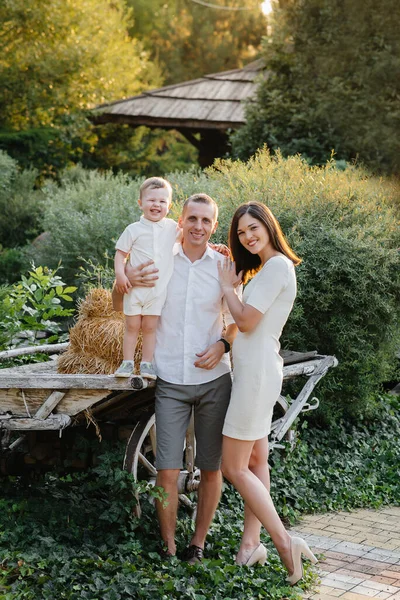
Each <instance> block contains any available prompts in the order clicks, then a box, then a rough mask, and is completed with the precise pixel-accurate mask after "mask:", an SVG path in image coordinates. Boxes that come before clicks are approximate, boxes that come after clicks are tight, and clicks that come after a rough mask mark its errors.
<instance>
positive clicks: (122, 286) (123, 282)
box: [115, 274, 132, 294]
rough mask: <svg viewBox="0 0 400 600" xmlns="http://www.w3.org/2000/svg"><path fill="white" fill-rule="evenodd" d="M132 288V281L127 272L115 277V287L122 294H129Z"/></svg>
mask: <svg viewBox="0 0 400 600" xmlns="http://www.w3.org/2000/svg"><path fill="white" fill-rule="evenodd" d="M131 288H132V285H131V282H130V281H129V279H128V278H127V276H126V275H125V274H123V275H117V276H116V278H115V289H116V290H117V292H119V293H120V294H127V293H128V292H129V290H130V289H131Z"/></svg>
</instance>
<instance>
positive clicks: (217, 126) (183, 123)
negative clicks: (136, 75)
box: [93, 59, 263, 131]
mask: <svg viewBox="0 0 400 600" xmlns="http://www.w3.org/2000/svg"><path fill="white" fill-rule="evenodd" d="M262 68H263V61H262V59H260V60H256V61H254V62H252V63H250V64H248V65H246V66H245V67H244V68H243V69H233V70H232V71H224V72H222V73H213V74H211V75H205V76H204V77H200V78H199V79H193V80H192V81H185V82H183V83H178V84H174V85H168V86H166V87H162V88H158V89H155V90H150V91H147V92H143V94H140V95H139V96H133V97H131V98H127V99H126V100H119V101H117V102H111V103H110V104H103V105H101V106H99V107H97V109H96V111H95V116H94V119H93V120H94V121H95V122H96V123H125V124H129V125H133V126H135V125H146V126H147V127H162V128H168V129H170V128H173V129H178V130H180V131H183V130H185V129H188V130H192V131H194V130H195V131H201V130H207V129H213V130H220V131H226V130H227V129H231V128H236V127H240V126H241V125H243V123H244V122H245V115H244V106H243V102H242V100H245V99H247V98H251V97H252V96H253V95H254V93H255V90H256V83H255V81H254V80H255V78H256V76H257V75H258V74H259V73H260V72H261V70H262Z"/></svg>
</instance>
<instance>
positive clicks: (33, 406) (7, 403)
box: [0, 388, 134, 417]
mask: <svg viewBox="0 0 400 600" xmlns="http://www.w3.org/2000/svg"><path fill="white" fill-rule="evenodd" d="M131 392H132V393H134V391H133V390H131ZM24 393H25V399H26V402H27V405H28V407H29V410H30V412H31V414H35V413H36V411H38V410H39V408H40V407H41V406H42V404H43V403H44V402H45V400H46V398H47V396H48V393H49V392H48V390H46V389H27V390H24ZM112 393H113V392H112V391H110V390H68V391H67V393H66V394H65V396H64V398H62V400H61V402H60V404H58V406H57V407H56V408H55V409H54V410H55V412H56V413H64V414H67V415H70V416H74V415H77V414H79V413H80V412H82V411H84V410H86V409H87V408H90V407H92V406H93V405H94V404H96V403H97V402H100V401H101V400H103V399H105V398H107V397H108V396H109V395H110V394H112ZM0 412H1V413H7V412H8V413H11V414H12V415H13V416H16V417H18V416H20V417H26V416H27V413H26V408H25V405H24V401H23V399H22V395H21V391H20V390H19V389H15V388H14V389H4V390H2V389H0Z"/></svg>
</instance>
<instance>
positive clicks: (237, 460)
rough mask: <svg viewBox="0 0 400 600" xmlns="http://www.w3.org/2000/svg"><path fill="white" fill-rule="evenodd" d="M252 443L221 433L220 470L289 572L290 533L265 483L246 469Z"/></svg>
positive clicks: (290, 557)
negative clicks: (256, 520) (264, 531)
mask: <svg viewBox="0 0 400 600" xmlns="http://www.w3.org/2000/svg"><path fill="white" fill-rule="evenodd" d="M254 443H255V442H254V441H245V440H236V439H233V438H230V437H227V436H224V438H223V447H222V472H223V474H224V475H225V477H226V478H227V479H228V480H229V481H230V482H231V483H232V484H233V485H234V486H235V488H236V489H237V491H238V492H239V494H240V495H241V496H242V498H243V500H244V501H245V503H246V504H247V505H248V508H249V509H250V510H251V512H252V513H253V514H254V516H255V517H256V518H257V519H258V520H259V521H261V523H262V525H263V526H264V527H265V529H266V530H267V531H268V533H269V535H270V536H271V539H272V541H273V543H274V545H275V547H276V549H277V550H278V553H279V555H280V557H281V559H282V561H283V563H284V565H285V566H286V568H287V569H288V571H289V573H292V572H293V561H292V556H291V550H290V536H289V534H288V532H287V531H286V529H285V528H284V526H283V523H282V521H281V520H280V518H279V515H278V513H277V512H276V509H275V506H274V503H273V502H272V499H271V496H270V494H269V491H268V490H267V488H266V487H265V484H264V483H263V482H262V481H261V480H260V479H259V478H258V477H257V476H256V475H255V474H254V473H252V472H251V471H250V469H249V462H250V457H251V453H252V450H253V446H254Z"/></svg>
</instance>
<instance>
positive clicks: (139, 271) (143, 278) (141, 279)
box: [111, 260, 158, 312]
mask: <svg viewBox="0 0 400 600" xmlns="http://www.w3.org/2000/svg"><path fill="white" fill-rule="evenodd" d="M151 265H154V261H152V260H149V261H147V262H145V263H142V264H141V265H138V266H137V267H132V266H131V265H130V264H129V262H127V263H125V265H124V269H125V275H126V277H127V279H128V281H129V282H130V286H131V287H154V286H155V280H156V279H158V275H157V273H158V269H156V268H155V267H152V266H151ZM111 295H112V304H113V309H114V310H115V311H117V312H121V311H122V310H123V297H124V294H123V293H120V292H119V291H118V289H117V286H116V281H115V282H114V285H113V289H112V293H111Z"/></svg>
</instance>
